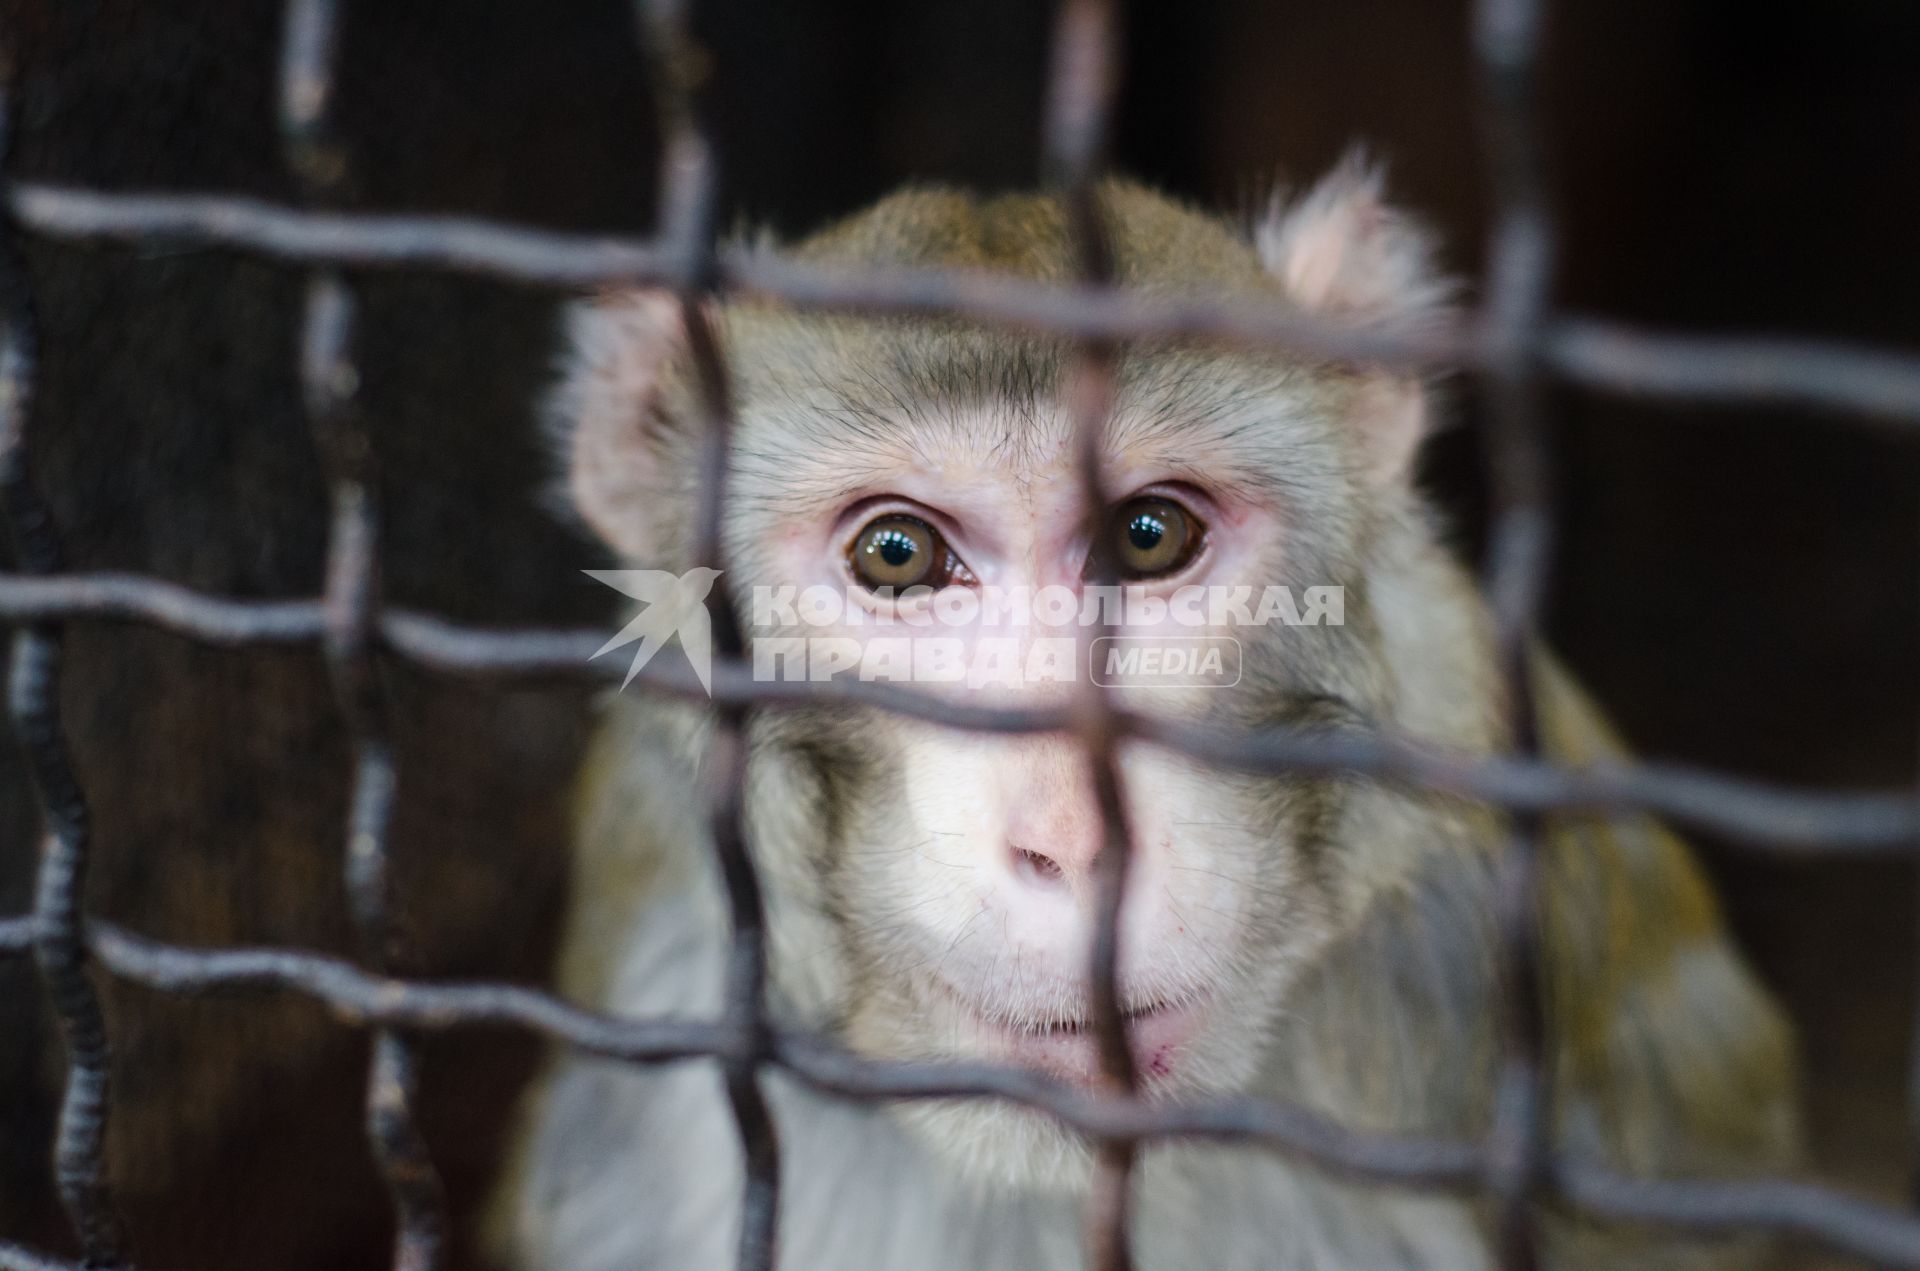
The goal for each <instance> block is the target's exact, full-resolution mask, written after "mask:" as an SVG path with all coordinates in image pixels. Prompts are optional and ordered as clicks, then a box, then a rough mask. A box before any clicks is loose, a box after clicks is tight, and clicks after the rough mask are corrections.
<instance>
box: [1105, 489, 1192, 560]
mask: <svg viewBox="0 0 1920 1271" xmlns="http://www.w3.org/2000/svg"><path fill="white" fill-rule="evenodd" d="M1113 535H1114V545H1113V555H1114V559H1115V560H1116V561H1118V562H1119V564H1120V573H1121V576H1122V577H1124V578H1160V577H1163V576H1165V575H1167V574H1171V573H1174V572H1176V571H1178V570H1179V569H1180V568H1181V567H1182V566H1184V565H1185V564H1186V563H1187V562H1188V561H1190V560H1192V559H1193V554H1194V553H1195V552H1197V551H1199V550H1200V542H1201V538H1202V530H1201V527H1200V522H1198V521H1196V520H1195V519H1194V518H1193V514H1192V513H1191V512H1188V511H1187V510H1186V509H1185V508H1183V507H1181V506H1180V505H1179V504H1178V503H1175V502H1174V501H1173V500H1172V499H1164V498H1160V497H1159V496H1157V495H1146V496H1143V497H1141V498H1138V499H1129V500H1127V501H1126V502H1125V503H1122V504H1121V505H1120V507H1119V509H1118V511H1117V513H1116V514H1115V516H1114V523H1113Z"/></svg>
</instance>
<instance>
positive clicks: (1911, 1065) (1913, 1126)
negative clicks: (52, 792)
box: [1906, 790, 1920, 1209]
mask: <svg viewBox="0 0 1920 1271" xmlns="http://www.w3.org/2000/svg"><path fill="white" fill-rule="evenodd" d="M1916 797H1920V790H1916ZM1913 850H1914V852H1915V854H1916V855H1915V858H1914V861H1913V864H1914V868H1915V875H1916V877H1915V891H1914V901H1915V916H1916V921H1915V923H1914V936H1915V947H1914V956H1915V964H1914V965H1915V969H1916V975H1915V976H1914V992H1915V994H1916V996H1917V997H1920V839H1916V840H1915V841H1914V844H1913ZM1906 1084H1907V1089H1906V1097H1907V1204H1908V1206H1909V1207H1910V1208H1914V1209H1920V1000H1916V1001H1915V1003H1914V1005H1913V1007H1912V1013H1911V1016H1910V1022H1909V1024H1908V1036H1907V1083H1906Z"/></svg>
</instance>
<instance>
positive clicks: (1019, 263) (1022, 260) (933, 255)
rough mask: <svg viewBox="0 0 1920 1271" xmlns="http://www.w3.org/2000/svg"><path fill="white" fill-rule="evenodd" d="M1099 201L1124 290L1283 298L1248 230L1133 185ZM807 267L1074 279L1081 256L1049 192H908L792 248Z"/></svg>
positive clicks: (1112, 184) (1105, 186)
mask: <svg viewBox="0 0 1920 1271" xmlns="http://www.w3.org/2000/svg"><path fill="white" fill-rule="evenodd" d="M1098 198H1099V203H1100V208H1101V211H1102V214H1103V218H1104V220H1105V223H1106V228H1107V233H1108V236H1109V238H1110V240H1111V246H1112V249H1113V256H1114V267H1115V274H1116V277H1117V279H1118V280H1119V281H1120V282H1121V284H1122V285H1128V286H1142V287H1149V288H1153V289H1159V288H1162V287H1171V288H1178V289H1182V290H1188V289H1191V290H1205V291H1208V292H1213V293H1217V292H1218V291H1220V290H1221V289H1223V288H1225V289H1228V290H1233V291H1248V292H1269V293H1271V292H1276V291H1278V288H1277V287H1276V286H1275V284H1274V283H1273V280H1272V279H1271V277H1270V276H1269V275H1268V273H1267V271H1266V269H1265V268H1264V267H1263V266H1262V264H1261V261H1260V257H1259V255H1258V253H1257V252H1256V251H1255V250H1254V248H1253V246H1252V244H1251V242H1250V240H1249V238H1248V236H1247V235H1246V233H1245V232H1244V231H1243V229H1242V227H1240V226H1237V225H1235V224H1234V223H1232V222H1230V221H1228V220H1225V219H1223V218H1220V217H1217V216H1213V215H1210V214H1208V213H1205V212H1202V211H1199V210H1198V209H1195V208H1192V207H1189V206H1187V205H1185V204H1182V203H1180V202H1178V201H1177V200H1175V199H1171V198H1169V197H1167V196H1166V195H1164V194H1160V193H1158V192H1156V191H1153V190H1150V189H1148V188H1146V187H1145V186H1141V185H1137V184H1134V183H1133V182H1130V181H1121V180H1109V181H1105V182H1102V183H1101V185H1100V188H1099V191H1098ZM790 254H791V255H792V256H793V257H794V258H795V259H798V260H803V261H806V262H808V263H810V264H828V265H830V264H845V265H848V266H859V265H866V266H874V265H880V266H886V267H897V268H924V269H981V270H989V271H992V272H995V273H1005V274H1011V275H1015V276H1017V277H1022V278H1027V279H1032V280H1036V281H1042V282H1058V283H1063V284H1064V283H1068V282H1071V281H1073V280H1074V279H1075V278H1076V277H1077V276H1078V273H1079V258H1078V255H1077V252H1076V247H1075V242H1074V236H1073V233H1072V230H1071V228H1070V226H1069V223H1068V218H1067V210H1066V208H1065V206H1064V205H1063V204H1062V202H1061V201H1060V199H1059V198H1057V197H1056V196H1054V195H1051V194H1003V195H997V196H992V197H983V196H980V195H976V194H972V193H968V192H966V191H962V190H956V189H952V188H947V187H938V186H918V187H909V188H907V189H904V190H901V191H899V192H897V193H895V194H892V195H890V196H888V197H887V198H885V199H882V200H881V201H880V202H878V203H876V204H874V205H873V206H872V207H869V208H867V209H865V210H864V211H860V212H857V213H854V214H853V215H851V216H848V217H846V218H845V219H843V220H841V221H839V222H837V223H835V224H833V225H829V226H828V227H826V228H825V229H823V230H820V231H819V232H817V233H815V234H814V235H812V236H811V237H809V238H806V239H804V240H802V241H801V242H800V243H798V244H797V245H795V246H794V247H793V248H791V249H790Z"/></svg>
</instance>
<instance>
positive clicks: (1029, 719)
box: [0, 574, 1920, 857]
mask: <svg viewBox="0 0 1920 1271" xmlns="http://www.w3.org/2000/svg"><path fill="white" fill-rule="evenodd" d="M74 620H93V621H110V622H111V621H123V622H139V623H143V624H147V625H150V626H152V627H155V628H157V629H159V630H163V631H166V632H168V633H170V634H174V635H179V636H184V637H187V638H190V639H195V640H200V641H203V642H206V643H209V644H213V645H216V646H236V645H242V644H248V643H256V642H260V643H265V642H271V643H274V644H279V645H309V644H310V645H313V646H314V647H315V648H316V649H317V648H318V647H319V644H320V642H321V641H322V640H323V639H324V636H325V625H326V618H325V612H324V607H323V605H322V603H321V602H320V601H318V600H264V601H259V600H233V599H227V598H222V597H215V596H208V595H205V594H203V593H200V592H196V591H193V590H191V589H189V588H186V587H181V586H179V585H177V584H174V583H169V582H163V581H161V580H158V579H152V578H144V577H141V576H139V575H131V574H68V575H58V576H53V577H32V578H29V577H23V576H19V575H0V622H16V623H18V622H43V621H74ZM380 630H381V637H382V640H383V642H384V643H385V645H386V647H387V648H388V649H389V650H390V651H391V652H393V653H394V654H396V655H398V656H400V657H402V658H404V659H406V660H407V661H409V662H412V663H414V664H416V665H418V666H421V667H423V668H426V669H428V670H432V671H437V672H440V673H443V674H448V675H459V676H481V677H488V678H492V677H532V678H541V677H565V678H577V679H584V680H590V681H608V680H613V679H616V678H618V676H619V675H621V674H622V673H623V671H624V669H625V668H624V666H623V665H621V664H618V663H617V662H607V661H597V662H596V661H591V660H590V658H591V655H592V654H593V653H594V651H595V650H596V649H598V648H599V647H600V646H601V644H603V643H604V642H605V633H604V632H600V631H593V630H579V631H569V630H557V629H542V628H524V629H512V628H499V627H479V626H468V625H463V624H459V623H455V622H451V621H448V620H446V619H444V618H440V617H437V616H434V615H430V614H425V613H420V612H417V611H411V610H403V609H386V610H383V611H382V614H381V621H380ZM634 684H635V686H636V687H640V688H643V689H646V690H650V691H655V692H663V693H669V694H674V695H677V696H681V697H686V698H689V699H691V700H696V701H705V700H707V694H706V691H705V689H703V688H702V687H701V685H700V682H699V681H698V680H697V679H696V678H695V677H694V675H693V673H692V671H691V670H690V669H687V668H685V667H684V665H683V664H680V663H676V662H673V661H670V660H656V661H654V662H651V663H649V664H648V665H647V666H646V667H644V668H643V669H642V670H641V671H640V673H639V675H638V676H636V677H635V679H634ZM712 686H713V694H712V700H713V701H715V702H716V703H719V704H721V705H738V706H763V707H770V708H775V709H789V710H791V709H798V708H805V707H830V706H861V707H869V708H872V709H876V710H883V711H887V712H889V713H891V714H895V715H900V716H903V717H906V718H911V719H917V720H921V721H924V722H928V723H935V724H940V725H942V726H945V727H949V728H954V729H959V730H962V731H972V732H1005V733H1042V732H1066V731H1069V730H1071V729H1072V728H1073V726H1074V723H1073V720H1072V718H1071V714H1070V712H1069V711H1067V710H1065V709H1056V708H1040V709H1022V708H1016V707H994V706H980V705H976V704H973V703H970V702H964V701H956V700H949V699H946V698H942V697H937V696H934V695H932V694H929V693H927V692H926V691H924V690H921V689H916V688H913V687H910V686H907V685H902V684H893V683H888V682H886V681H883V680H847V679H835V680H827V681H811V680H757V679H755V678H754V677H753V667H752V666H751V665H750V664H748V663H744V662H742V661H740V660H738V659H720V658H716V659H715V660H714V664H713V668H712ZM1116 718H1117V719H1118V720H1119V721H1120V722H1121V725H1122V726H1123V727H1124V728H1125V730H1126V732H1127V733H1128V734H1129V735H1131V736H1135V737H1138V738H1140V739H1142V740H1144V741H1149V742H1152V743H1154V744H1155V745H1159V746H1162V747H1165V748H1167V749H1169V750H1173V751H1176V752H1178V753H1180V754H1183V755H1186V756H1188V757H1189V758H1193V759H1198V760H1201V761H1204V762H1206V763H1209V764H1213V765H1215V766H1218V767H1223V768H1229V769H1232V770H1234V771H1238V772H1246V773H1252V774H1267V775H1279V774H1285V773H1313V774H1319V775H1330V776H1333V775H1351V776H1356V777H1365V778H1372V779H1376V780H1381V781H1389V782H1394V783H1397V784H1401V785H1405V786H1409V787H1412V788H1416V789H1422V790H1431V791H1435V792H1438V793H1442V794H1449V795H1454V796H1457V797H1460V798H1467V799H1473V800H1477V801H1481V802H1486V803H1490V804H1497V805H1499V806H1502V807H1507V808H1512V809H1517V810H1525V811H1537V812H1547V811H1557V812H1588V813H1626V812H1636V811H1644V812H1652V813H1658V814H1660V815H1662V816H1665V817H1667V818H1670V819H1671V820H1673V821H1675V822H1678V823H1681V824H1685V825H1688V826H1692V827H1694V828H1697V829H1706V830H1711V831H1713V832H1715V833H1718V834H1723V835H1726V836H1727V837H1729V838H1730V839H1731V840H1733V845H1734V846H1735V847H1740V848H1745V849H1751V850H1758V851H1768V852H1772V853H1777V854H1780V855H1784V856H1807V857H1821V856H1830V855H1868V854H1872V855H1885V856H1894V855H1898V854H1900V853H1901V852H1902V851H1903V850H1904V849H1905V848H1906V847H1907V846H1908V845H1910V844H1911V843H1912V841H1913V839H1914V837H1915V836H1916V835H1917V834H1920V800H1916V799H1915V797H1914V795H1913V794H1912V793H1911V792H1910V791H1900V792H1897V793H1885V792H1866V793H1858V794H1850V793H1838V792H1832V791H1827V790H1822V789H1810V788H1800V787H1790V786H1782V785H1775V784H1770V783H1765V782H1760V781H1755V780H1751V779H1748V778H1744V777H1738V776H1734V775H1730V774H1724V773H1719V772H1714V771H1711V770H1707V769H1702V768H1695V767H1691V766H1687V765H1682V764H1675V763H1670V762H1662V761H1636V762H1631V763H1624V762H1623V763H1617V764H1595V765H1589V766H1584V767H1579V768H1567V767H1562V766H1560V765H1557V764H1553V763H1550V762H1547V761H1542V760H1523V759H1512V758H1502V757H1480V756H1473V755H1468V754H1463V753H1461V752H1458V751H1450V750H1447V749H1444V748H1441V747H1438V746H1434V745H1430V744H1427V743H1423V742H1420V741H1417V740H1414V739H1412V738H1408V737H1404V736H1399V735H1395V734H1392V733H1389V732H1386V731H1382V730H1374V729H1366V728H1357V727H1356V728H1341V729H1337V730H1330V729H1317V728H1300V727H1287V726H1268V727H1263V728H1259V729H1255V730H1252V731H1250V732H1239V731H1232V732H1228V731H1222V730H1219V729H1214V728H1205V727H1201V726H1198V725H1193V724H1187V723H1182V722H1178V721H1175V720H1170V719H1160V718H1156V717H1153V716H1150V715H1144V714H1141V713H1140V712H1137V711H1132V710H1126V709H1122V710H1119V711H1117V712H1116Z"/></svg>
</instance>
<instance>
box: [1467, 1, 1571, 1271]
mask: <svg viewBox="0 0 1920 1271" xmlns="http://www.w3.org/2000/svg"><path fill="white" fill-rule="evenodd" d="M1544 21H1545V15H1544V12H1543V5H1542V3H1541V0H1476V3H1475V5H1474V9H1473V51H1474V59H1475V71H1476V79H1477V89H1478V95H1479V107H1480V114H1481V130H1482V134H1483V137H1484V144H1485V146H1486V149H1487V164H1488V178H1489V184H1490V186H1491V190H1492V194H1493V200H1494V209H1495V210H1494V224H1493V232H1492V237H1491V245H1490V250H1489V260H1488V288H1487V296H1486V300H1485V307H1484V309H1483V315H1484V317H1483V321H1484V322H1485V324H1486V329H1485V332H1484V334H1485V335H1486V336H1487V338H1488V341H1489V347H1490V349H1491V356H1490V358H1489V360H1488V363H1487V367H1486V370H1485V374H1484V382H1485V384H1486V391H1487V396H1488V403H1487V404H1488V425H1489V426H1488V463H1489V465H1490V472H1489V476H1490V484H1491V487H1492V495H1493V503H1494V525H1493V533H1492V543H1491V550H1490V553H1489V561H1488V573H1489V577H1488V591H1489V595H1490V598H1491V601H1492V605H1493V612H1494V620H1495V627H1496V631H1497V640H1498V651H1499V657H1500V660H1501V663H1502V669H1503V672H1504V675H1505V680H1506V683H1507V686H1508V693H1509V701H1508V709H1509V711H1510V713H1511V719H1512V734H1513V739H1512V745H1513V748H1514V750H1515V752H1516V753H1518V754H1520V755H1522V756H1525V757H1533V756H1535V755H1537V753H1538V750H1539V739H1538V736H1537V731H1538V730H1537V725H1536V720H1535V716H1534V703H1533V696H1532V677H1531V674H1530V670H1531V667H1530V661H1531V657H1532V649H1533V641H1534V638H1535V634H1536V632H1537V630H1538V628H1539V617H1540V609H1541V605H1542V603H1543V600H1544V597H1545V592H1546V587H1547V571H1548V566H1549V560H1550V556H1551V552H1552V544H1553V535H1554V527H1553V515H1552V507H1551V498H1552V488H1551V487H1552V475H1551V456H1550V453H1549V440H1548V435H1547V426H1548V421H1547V418H1546V415H1545V412H1544V409H1543V406H1544V400H1543V399H1544V387H1545V379H1544V376H1543V373H1542V362H1543V338H1542V337H1543V332H1544V330H1545V321H1546V316H1547V307H1548V303H1549V300H1550V296H1551V291H1552V286H1553V271H1554V237H1555V232H1554V226H1553V222H1552V216H1551V212H1550V209H1549V206H1548V195H1547V185H1546V176H1545V171H1544V162H1543V157H1542V147H1541V144H1540V137H1539V122H1538V120H1539V102H1538V97H1539V85H1538V81H1539V61H1540V48H1541V39H1542V28H1543V25H1544ZM1544 828H1545V823H1544V819H1543V818H1542V817H1541V816H1539V815H1538V814H1535V813H1517V814H1515V815H1514V816H1513V819H1512V830H1511V838H1510V842H1509V845H1508V849H1507V851H1506V852H1505V853H1504V854H1503V856H1502V858H1501V860H1500V864H1499V868H1498V873H1497V877H1496V882H1495V906H1496V915H1497V922H1498V930H1499V936H1500V960H1501V982H1500V988H1501V1005H1502V1012H1501V1030H1500V1068H1499V1072H1498V1076H1497V1079H1496V1088H1495V1098H1494V1125H1493V1131H1492V1136H1491V1139H1490V1142H1489V1145H1488V1147H1489V1150H1488V1157H1489V1185H1490V1186H1491V1188H1492V1189H1493V1192H1494V1197H1495V1202H1496V1205H1497V1211H1496V1219H1495V1231H1496V1240H1497V1245H1498V1255H1499V1258H1500V1265H1501V1266H1502V1267H1504V1268H1507V1269H1508V1271H1535V1269H1536V1268H1537V1267H1538V1266H1539V1265H1540V1260H1541V1242H1540V1231H1539V1212H1538V1205H1537V1201H1538V1197H1539V1194H1540V1191H1541V1188H1542V1184H1543V1183H1544V1181H1545V1174H1546V1169H1547V1165H1548V1152H1549V1149H1550V1144H1551V1138H1552V1125H1553V1110H1552V1106H1551V1081H1552V1076H1551V1073H1552V1068H1551V1065H1552V1057H1551V1056H1550V1055H1549V1054H1548V1053H1547V1032H1546V1018H1545V1001H1544V997H1543V994H1544V988H1545V986H1544V979H1543V975H1542V968H1541V959H1542V952H1543V951H1542V939H1543V927H1542V923H1543V912H1542V901H1541V896H1542V889H1541V882H1540V878H1541V869H1542V861H1541V853H1542V850H1543V831H1544Z"/></svg>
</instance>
